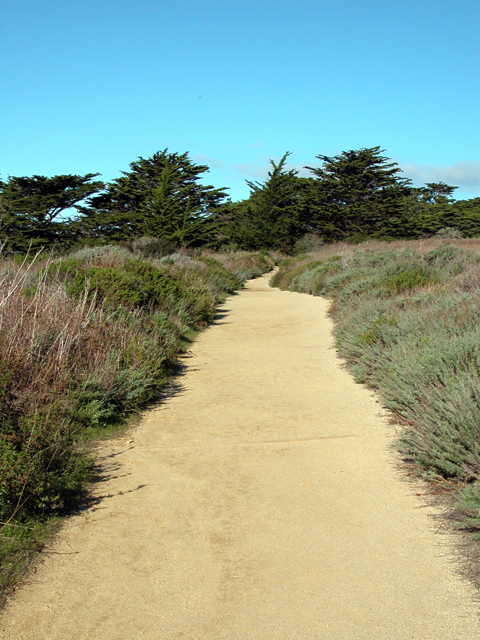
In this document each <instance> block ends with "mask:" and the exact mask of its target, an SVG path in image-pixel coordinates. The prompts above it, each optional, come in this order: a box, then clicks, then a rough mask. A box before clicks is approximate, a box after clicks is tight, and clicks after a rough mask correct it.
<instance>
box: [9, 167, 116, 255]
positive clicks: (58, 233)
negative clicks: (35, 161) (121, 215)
mask: <svg viewBox="0 0 480 640" xmlns="http://www.w3.org/2000/svg"><path fill="white" fill-rule="evenodd" d="M97 176H98V174H97V173H87V174H86V175H85V176H79V175H58V176H53V177H52V178H47V177H45V176H38V175H34V176H32V177H10V178H9V179H8V181H7V182H2V181H0V239H2V240H3V241H6V243H7V246H8V247H9V248H11V249H14V250H19V251H25V250H26V249H27V248H28V247H29V245H32V246H33V247H36V246H41V245H51V244H52V243H54V242H57V241H58V242H66V241H67V239H68V236H69V229H68V224H67V223H66V222H65V221H64V220H62V214H63V213H65V212H66V211H68V210H69V209H72V207H76V206H78V204H79V203H81V202H82V201H84V200H85V199H86V198H88V197H89V196H92V195H93V194H94V193H97V192H98V191H100V190H101V189H103V188H104V184H103V182H101V181H99V180H97V181H94V180H93V179H94V178H96V177H97Z"/></svg>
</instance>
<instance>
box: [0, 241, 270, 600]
mask: <svg viewBox="0 0 480 640" xmlns="http://www.w3.org/2000/svg"><path fill="white" fill-rule="evenodd" d="M272 265H273V260H272V259H271V258H270V257H269V256H267V255H266V254H248V253H245V252H237V253H231V254H226V255H220V254H213V253H211V252H200V251H198V252H197V253H190V254H188V253H186V252H179V253H174V254H171V255H167V256H162V255H161V254H155V252H152V251H151V246H150V245H149V244H148V243H143V244H142V243H139V244H138V246H136V247H133V250H131V249H127V248H124V247H119V246H103V247H95V248H84V249H81V250H79V251H77V252H75V253H72V254H70V255H68V256H65V257H62V258H59V259H52V258H49V259H44V260H42V259H41V256H39V257H37V259H36V260H33V261H32V260H28V259H27V260H25V261H24V263H23V264H21V265H19V264H17V263H16V262H15V261H13V260H8V259H5V260H3V261H2V262H1V263H0V588H1V589H2V590H3V591H5V590H6V589H8V588H10V587H11V586H12V584H13V583H14V582H15V580H16V579H17V577H18V575H19V574H20V573H21V571H22V570H23V568H24V566H25V565H26V564H27V563H28V561H29V559H30V557H31V554H32V551H34V550H35V549H38V548H39V547H41V545H42V543H43V540H44V539H45V537H46V535H47V534H48V532H49V531H50V530H51V528H52V526H53V524H54V522H55V520H54V518H55V517H56V516H57V515H58V514H62V513H63V512H64V511H65V509H66V508H68V507H70V506H71V505H72V503H74V502H75V500H76V499H78V496H79V495H80V494H81V492H82V488H83V487H84V486H85V482H86V481H88V479H89V477H90V474H91V469H92V456H91V447H89V446H88V442H89V440H91V439H92V438H96V437H100V436H101V435H102V433H106V432H107V431H108V430H109V429H112V427H115V426H118V425H121V424H122V422H123V421H124V420H125V418H126V417H127V416H131V415H132V414H135V412H138V411H139V410H140V409H141V408H142V407H145V406H146V405H147V404H148V402H150V401H152V400H154V399H155V398H156V397H157V396H158V393H159V390H160V389H161V387H162V385H164V383H165V381H166V380H167V379H168V377H169V376H170V375H171V374H172V372H173V371H174V367H175V363H176V359H177V356H178V354H179V353H181V352H182V349H183V344H184V342H183V338H184V336H185V335H186V334H188V333H189V332H191V331H196V330H199V329H201V328H202V327H204V326H206V325H207V324H209V323H211V322H212V321H213V318H214V315H215V311H216V308H217V306H218V304H219V303H221V302H222V301H223V300H224V299H225V297H226V296H227V295H229V294H232V293H233V292H234V291H235V290H236V289H239V288H241V287H242V285H243V283H244V282H245V281H246V280H247V279H248V278H251V277H255V276H259V275H261V274H262V273H264V272H266V271H268V270H270V269H271V268H272Z"/></svg>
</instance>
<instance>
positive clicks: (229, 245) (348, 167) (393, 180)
mask: <svg viewBox="0 0 480 640" xmlns="http://www.w3.org/2000/svg"><path fill="white" fill-rule="evenodd" d="M382 153H383V151H382V150H381V149H380V147H378V146H377V147H372V148H366V149H360V150H356V151H355V150H351V151H344V152H342V153H341V154H339V155H338V156H325V155H319V156H317V159H318V160H319V161H320V164H319V166H318V167H306V168H307V169H309V171H310V172H311V176H310V177H300V176H299V174H298V172H297V171H296V170H293V169H288V167H287V159H288V157H289V155H290V154H289V153H288V152H287V153H286V154H285V155H284V156H283V158H282V159H281V160H280V162H278V163H276V162H274V161H273V160H271V161H270V162H271V170H270V171H269V173H268V179H267V180H266V181H265V182H263V183H261V182H248V181H247V183H248V185H249V187H250V191H251V192H250V196H249V198H247V199H246V200H243V201H241V202H232V201H231V200H230V199H229V197H228V195H227V189H226V188H220V189H218V188H215V187H213V186H211V185H204V184H202V183H201V178H202V177H203V175H204V174H205V173H206V172H208V167H207V166H206V165H199V164H195V163H194V162H192V161H191V160H190V158H189V156H188V153H183V154H179V153H170V152H169V151H168V149H165V150H164V151H160V152H157V153H155V154H154V155H153V156H152V157H151V158H147V159H144V158H139V159H138V160H136V161H135V162H132V163H131V164H130V169H129V171H125V172H122V175H121V177H119V178H116V179H114V180H112V182H110V183H107V184H105V183H104V182H102V181H101V180H98V179H97V178H98V174H93V173H89V174H86V175H84V176H80V175H59V176H53V177H51V178H47V177H45V176H37V175H35V176H32V177H10V178H9V179H8V180H7V181H6V182H3V181H0V242H2V243H3V244H4V245H5V248H6V249H7V251H9V252H19V253H23V252H25V251H26V250H27V249H28V247H30V246H31V247H33V248H35V247H40V246H46V247H52V246H55V245H57V246H60V247H62V248H65V247H67V248H71V247H75V246H82V245H102V244H112V243H129V242H131V241H133V240H135V239H138V238H141V237H145V236H148V237H151V238H155V239H156V240H157V241H158V246H157V250H158V249H159V248H161V247H163V248H164V251H165V252H166V253H168V251H172V250H174V249H175V248H178V247H208V248H211V249H217V250H218V249H246V250H257V249H260V248H267V249H276V250H280V251H284V252H287V253H292V252H294V251H295V247H296V246H297V248H298V246H301V245H302V238H305V237H307V238H313V239H315V238H316V239H319V240H321V241H323V242H335V241H341V240H348V241H351V242H361V241H363V240H365V239H367V238H372V237H373V238H378V239H387V240H388V239H393V238H406V239H409V238H410V239H414V238H420V237H429V236H432V235H435V234H438V233H440V234H442V233H443V234H446V235H453V236H458V237H460V236H464V237H472V236H476V235H480V198H474V199H471V200H458V201H456V200H455V199H454V198H453V193H454V191H455V189H456V187H454V186H449V185H447V184H445V183H443V182H439V183H428V184H426V185H425V186H424V187H422V188H414V187H412V184H411V181H410V180H409V179H408V178H405V177H403V176H402V172H401V169H400V168H399V167H398V165H397V164H396V163H395V162H391V161H390V160H389V159H388V158H387V157H385V156H384V155H382ZM72 213H73V214H74V215H72ZM299 243H300V245H299Z"/></svg>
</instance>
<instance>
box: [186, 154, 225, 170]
mask: <svg viewBox="0 0 480 640" xmlns="http://www.w3.org/2000/svg"><path fill="white" fill-rule="evenodd" d="M193 158H194V160H196V161H197V162H203V164H207V165H208V166H209V167H215V168H216V169H225V163H224V162H222V160H218V158H209V157H208V156H202V154H201V153H197V154H195V155H194V156H193Z"/></svg>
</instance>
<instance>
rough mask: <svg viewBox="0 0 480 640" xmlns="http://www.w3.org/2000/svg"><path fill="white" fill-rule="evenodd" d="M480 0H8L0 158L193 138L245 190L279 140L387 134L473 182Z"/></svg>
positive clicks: (323, 144) (401, 154) (9, 162)
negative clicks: (400, 0) (247, 183)
mask: <svg viewBox="0 0 480 640" xmlns="http://www.w3.org/2000/svg"><path fill="white" fill-rule="evenodd" d="M479 28H480V3H479V2H478V0H475V1H473V0H456V1H455V2H453V1H451V0H435V2H434V1H433V0H417V1H415V2H413V1H412V0H404V1H402V2H398V0H397V1H390V0H381V1H380V0H362V2H360V1H359V0H356V1H352V0H336V1H333V0H331V1H329V2H326V1H323V0H316V1H314V0H297V1H296V2H292V1H291V0H289V1H288V2H287V1H284V0H277V1H276V2H273V1H271V0H256V1H251V0H242V1H237V0H221V1H220V0H208V1H205V0H195V1H193V0H177V1H176V2H171V1H170V2H163V1H158V0H157V1H153V0H135V2H134V1H132V0H115V2H114V1H113V0H95V1H93V0H82V1H77V0H72V1H71V2H65V0H62V1H61V2H60V1H59V0H43V1H42V2H39V1H38V0H36V1H33V0H16V2H15V3H13V2H8V3H7V2H3V3H2V5H1V8H0V74H1V75H0V116H1V123H0V124H1V132H2V135H1V143H0V175H1V176H2V177H3V178H6V177H7V176H8V175H32V174H40V175H53V174H58V173H78V174H83V173H87V172H99V173H101V174H102V175H103V178H104V179H105V180H110V179H112V178H115V177H117V176H118V175H119V172H120V171H121V170H127V169H128V165H129V163H130V162H132V161H134V160H135V159H136V158H137V157H139V156H142V157H149V156H150V155H152V154H153V153H154V152H155V151H158V150H162V149H165V148H167V147H168V148H169V150H170V151H172V152H173V151H175V152H184V151H188V152H189V153H190V156H191V158H192V159H193V160H194V161H196V162H199V163H205V164H208V165H209V166H210V168H211V171H210V173H209V174H208V182H209V183H211V184H213V185H214V186H216V187H221V186H227V187H230V188H231V192H230V193H231V196H232V198H233V199H234V200H237V199H240V198H244V197H247V196H248V193H249V190H248V187H247V186H246V184H245V179H250V180H256V179H258V180H263V179H264V177H265V176H266V172H267V171H268V160H269V158H274V159H279V158H280V157H281V156H282V155H283V153H284V152H285V151H287V150H288V151H291V152H292V155H291V157H290V161H291V164H292V165H293V166H295V167H298V168H300V167H303V166H304V165H306V164H307V165H312V164H315V156H316V155H318V154H324V155H335V154H337V153H340V152H341V151H342V150H349V149H359V148H361V147H372V146H375V145H380V146H381V147H382V148H383V149H385V151H386V155H387V156H388V157H390V158H392V159H394V160H395V161H396V162H398V163H399V164H400V165H401V166H402V167H403V168H404V169H405V175H406V176H408V177H411V178H412V179H414V182H415V184H422V183H424V182H425V181H438V180H444V181H446V182H448V183H449V184H454V185H458V186H459V187H460V189H459V190H458V191H457V197H464V198H471V197H476V196H480V127H479V116H480V78H479V69H480V65H479V62H480V55H479V54H480V38H479V36H478V33H479Z"/></svg>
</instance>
